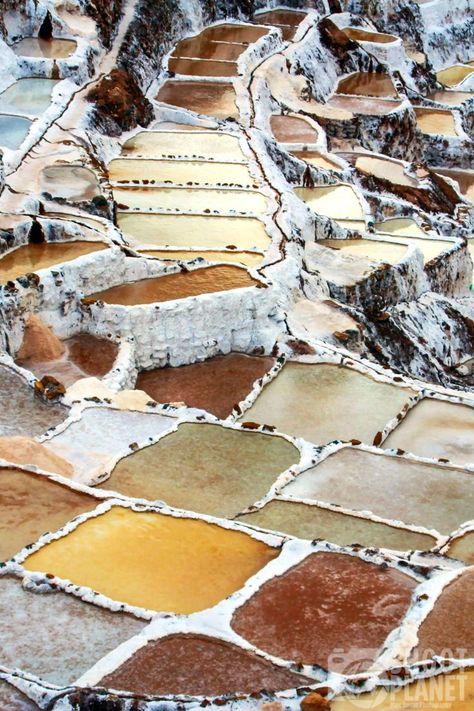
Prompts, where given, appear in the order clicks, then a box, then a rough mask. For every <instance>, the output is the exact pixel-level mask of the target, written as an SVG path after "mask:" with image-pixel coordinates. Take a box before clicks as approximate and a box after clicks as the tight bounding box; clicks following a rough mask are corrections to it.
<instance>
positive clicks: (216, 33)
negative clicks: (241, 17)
mask: <svg viewBox="0 0 474 711" xmlns="http://www.w3.org/2000/svg"><path fill="white" fill-rule="evenodd" d="M267 33H268V28H267V27H258V26H255V25H238V24H234V23H229V24H222V25H213V26H212V27H207V28H206V29H205V30H204V31H203V33H202V34H203V36H204V37H205V38H206V39H207V40H212V41H214V42H244V43H248V44H252V43H253V42H256V41H257V40H259V39H260V37H263V36H264V35H266V34H267Z"/></svg>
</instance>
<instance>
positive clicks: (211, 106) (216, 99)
mask: <svg viewBox="0 0 474 711" xmlns="http://www.w3.org/2000/svg"><path fill="white" fill-rule="evenodd" d="M156 100H157V101H162V102H163V103H165V104H169V105H170V106H178V107H180V108H182V109H187V110H188V111H195V112H196V113H197V114H204V115H207V116H215V117H216V118H228V117H229V116H230V117H233V118H236V117H237V116H238V115H239V111H238V109H237V105H236V103H235V91H234V87H233V85H232V84H230V83H229V84H226V83H223V82H219V83H215V84H212V83H211V82H204V81H203V82H200V81H187V82H186V84H185V85H183V82H182V81H176V80H174V81H173V80H168V81H166V82H165V83H164V84H163V86H162V87H161V89H160V91H159V92H158V95H157V97H156Z"/></svg>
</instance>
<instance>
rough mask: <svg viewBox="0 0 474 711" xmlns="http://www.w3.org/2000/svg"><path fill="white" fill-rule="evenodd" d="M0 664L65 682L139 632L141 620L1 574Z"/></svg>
mask: <svg viewBox="0 0 474 711" xmlns="http://www.w3.org/2000/svg"><path fill="white" fill-rule="evenodd" d="M0 624H1V628H2V646H1V649H0V664H2V665H4V666H6V667H9V668H20V669H22V670H23V671H26V672H28V673H30V674H35V675H36V676H39V677H40V678H42V679H44V680H45V681H48V682H50V683H52V684H57V685H59V686H67V685H68V684H72V683H73V682H74V681H75V680H76V679H78V678H79V677H80V676H82V675H83V674H84V673H85V672H86V671H87V670H88V669H89V668H90V667H91V666H92V665H93V664H95V663H96V662H98V661H99V659H101V658H102V657H103V656H104V655H105V654H108V652H111V651H112V650H113V649H115V647H117V646H118V645H119V644H122V642H125V641H126V640H127V639H129V638H130V637H133V636H134V635H136V634H138V633H139V632H140V631H141V630H142V629H143V627H144V626H145V624H144V622H143V620H137V619H135V618H134V617H132V616H131V615H125V614H123V613H121V612H110V611H109V610H106V609H104V608H102V607H96V606H95V605H90V604H88V603H86V602H83V601H82V600H80V599H79V598H76V597H74V596H73V595H66V594H65V593H62V592H51V593H44V594H38V593H34V592H29V591H28V590H25V589H24V588H23V587H22V584H21V579H18V578H13V577H10V576H2V577H0Z"/></svg>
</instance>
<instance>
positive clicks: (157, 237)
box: [118, 212, 270, 251]
mask: <svg viewBox="0 0 474 711" xmlns="http://www.w3.org/2000/svg"><path fill="white" fill-rule="evenodd" d="M118 225H119V227H120V229H121V230H122V231H123V232H125V233H126V234H127V235H130V236H131V237H133V238H134V239H135V240H136V241H137V242H139V243H140V244H154V245H155V244H156V245H158V246H162V247H166V246H168V245H169V246H173V247H182V248H188V247H201V248H203V247H209V248H214V249H226V248H227V247H231V246H232V247H235V248H236V249H240V250H246V249H258V250H261V251H264V250H266V249H267V247H268V246H269V244H270V237H269V236H268V234H267V232H266V230H265V225H264V224H263V222H261V221H260V220H257V219H256V218H254V217H217V216H214V215H213V216H212V217H210V216H208V215H144V214H140V215H134V214H126V213H123V212H122V213H119V214H118Z"/></svg>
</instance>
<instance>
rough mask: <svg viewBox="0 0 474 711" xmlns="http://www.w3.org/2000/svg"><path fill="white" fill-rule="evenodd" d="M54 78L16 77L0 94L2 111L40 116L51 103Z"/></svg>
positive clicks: (55, 81)
mask: <svg viewBox="0 0 474 711" xmlns="http://www.w3.org/2000/svg"><path fill="white" fill-rule="evenodd" d="M57 83H58V81H57V80H56V79H43V78H33V79H17V81H15V82H14V83H13V84H11V85H10V86H9V87H8V88H7V89H5V91H3V92H2V93H1V94H0V111H1V112H2V113H12V114H21V115H25V114H26V115H27V116H33V117H36V116H40V114H42V113H43V111H46V109H47V108H48V106H49V105H50V103H51V94H52V92H53V89H54V87H55V86H56V84H57Z"/></svg>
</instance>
